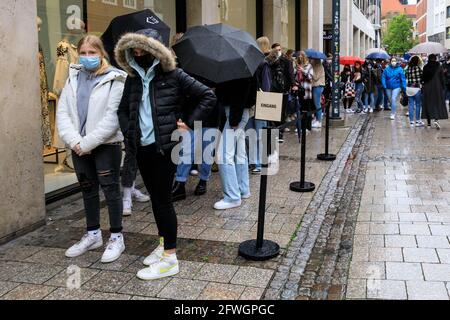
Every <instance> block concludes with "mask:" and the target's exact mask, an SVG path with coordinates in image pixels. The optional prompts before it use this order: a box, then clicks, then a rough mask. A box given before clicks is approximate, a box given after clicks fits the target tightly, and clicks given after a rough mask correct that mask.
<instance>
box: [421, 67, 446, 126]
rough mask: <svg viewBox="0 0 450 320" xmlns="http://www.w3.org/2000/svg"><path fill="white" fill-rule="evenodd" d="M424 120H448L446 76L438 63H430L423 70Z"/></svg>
mask: <svg viewBox="0 0 450 320" xmlns="http://www.w3.org/2000/svg"><path fill="white" fill-rule="evenodd" d="M423 80H424V84H423V88H422V105H423V108H422V119H426V120H428V119H430V120H446V119H448V112H447V107H446V105H445V76H444V70H443V69H442V67H441V66H440V65H439V63H438V62H430V63H428V64H427V65H426V66H425V68H424V69H423Z"/></svg>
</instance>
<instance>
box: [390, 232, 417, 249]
mask: <svg viewBox="0 0 450 320" xmlns="http://www.w3.org/2000/svg"><path fill="white" fill-rule="evenodd" d="M385 242H386V243H385V244H386V247H387V248H417V242H416V238H415V237H414V236H397V235H387V236H386V237H385Z"/></svg>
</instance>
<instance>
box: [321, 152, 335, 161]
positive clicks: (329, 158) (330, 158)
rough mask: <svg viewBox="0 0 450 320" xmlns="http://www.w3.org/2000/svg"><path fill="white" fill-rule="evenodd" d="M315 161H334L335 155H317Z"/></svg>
mask: <svg viewBox="0 0 450 320" xmlns="http://www.w3.org/2000/svg"><path fill="white" fill-rule="evenodd" d="M317 159H319V160H321V161H334V160H336V155H334V154H327V153H324V154H319V155H318V156H317Z"/></svg>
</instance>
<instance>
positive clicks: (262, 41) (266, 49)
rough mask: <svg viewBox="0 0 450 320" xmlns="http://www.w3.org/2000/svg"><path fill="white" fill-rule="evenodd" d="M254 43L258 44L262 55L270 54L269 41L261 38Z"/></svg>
mask: <svg viewBox="0 0 450 320" xmlns="http://www.w3.org/2000/svg"><path fill="white" fill-rule="evenodd" d="M256 43H258V46H259V48H260V49H261V51H262V52H263V53H267V52H270V40H269V38H267V37H261V38H258V39H257V40H256Z"/></svg>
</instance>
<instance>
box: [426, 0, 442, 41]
mask: <svg viewBox="0 0 450 320" xmlns="http://www.w3.org/2000/svg"><path fill="white" fill-rule="evenodd" d="M446 8H447V4H446V0H428V5H427V40H428V41H431V42H439V43H441V44H442V45H445V38H446V36H445V30H446V28H445V23H446Z"/></svg>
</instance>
